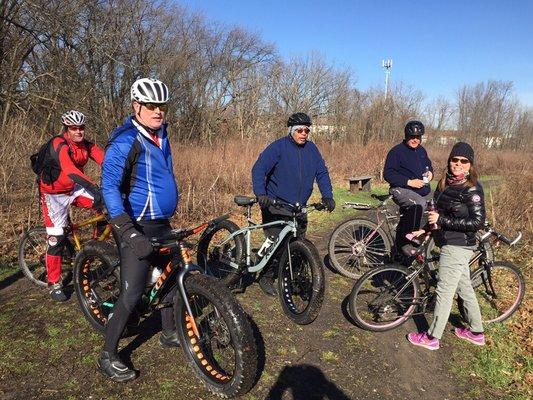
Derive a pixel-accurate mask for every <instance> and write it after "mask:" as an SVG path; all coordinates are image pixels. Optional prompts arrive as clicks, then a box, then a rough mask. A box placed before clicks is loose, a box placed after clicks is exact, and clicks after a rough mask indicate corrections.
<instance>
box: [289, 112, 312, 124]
mask: <svg viewBox="0 0 533 400" xmlns="http://www.w3.org/2000/svg"><path fill="white" fill-rule="evenodd" d="M294 125H307V126H311V125H312V123H311V118H310V117H309V115H307V114H305V113H301V112H299V113H296V114H292V115H291V116H290V117H289V120H288V121H287V126H294Z"/></svg>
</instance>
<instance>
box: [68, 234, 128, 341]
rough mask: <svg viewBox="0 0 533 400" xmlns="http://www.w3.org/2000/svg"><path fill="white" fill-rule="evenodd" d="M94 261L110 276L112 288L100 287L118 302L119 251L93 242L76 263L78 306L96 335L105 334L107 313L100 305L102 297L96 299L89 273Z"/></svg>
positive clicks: (111, 246) (101, 243) (107, 245)
mask: <svg viewBox="0 0 533 400" xmlns="http://www.w3.org/2000/svg"><path fill="white" fill-rule="evenodd" d="M95 260H96V261H97V262H98V263H100V264H101V268H100V270H101V271H108V273H107V276H106V278H107V277H109V286H108V287H107V288H103V287H101V286H99V288H100V289H103V292H102V293H103V294H104V295H106V296H107V295H109V297H110V298H111V299H116V297H118V293H120V267H119V265H120V264H119V256H118V252H117V248H116V247H115V246H113V245H112V244H110V243H107V242H98V241H91V242H88V243H87V244H86V245H85V246H84V247H83V249H82V250H81V251H80V252H79V253H78V255H77V256H76V259H75V260H74V290H75V291H76V295H77V298H78V304H79V306H80V308H81V311H82V312H83V316H84V317H85V319H86V320H87V321H88V322H89V323H90V324H91V326H92V327H93V328H94V329H95V330H96V331H97V332H100V333H102V334H103V333H104V332H105V326H106V323H107V310H105V309H103V307H102V306H101V305H100V304H98V303H99V300H100V299H99V298H98V299H94V298H93V297H94V292H92V290H93V288H92V287H91V283H92V281H91V279H90V278H91V275H90V274H89V272H90V271H89V270H88V268H89V265H88V263H93V262H95ZM86 264H87V265H86ZM111 275H112V276H111ZM99 297H100V296H99ZM96 300H98V301H96Z"/></svg>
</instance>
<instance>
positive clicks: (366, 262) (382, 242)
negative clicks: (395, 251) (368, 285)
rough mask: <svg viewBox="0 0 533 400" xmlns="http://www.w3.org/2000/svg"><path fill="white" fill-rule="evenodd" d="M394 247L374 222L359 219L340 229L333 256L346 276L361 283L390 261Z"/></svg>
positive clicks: (331, 247)
mask: <svg viewBox="0 0 533 400" xmlns="http://www.w3.org/2000/svg"><path fill="white" fill-rule="evenodd" d="M390 252H391V243H390V240H389V239H388V237H387V236H386V234H385V232H384V231H383V230H382V229H381V228H378V227H377V225H376V224H375V223H374V222H372V221H367V220H363V219H356V220H352V221H348V222H345V223H344V224H342V225H340V226H339V227H338V228H337V229H336V230H335V231H334V232H333V234H332V236H331V239H330V245H329V254H330V258H331V261H332V264H333V266H334V267H335V269H336V270H337V271H339V272H340V273H341V274H342V275H344V276H346V277H349V278H353V279H357V278H359V277H360V276H361V275H363V274H364V273H365V272H366V271H368V270H369V269H371V268H375V267H378V266H381V265H383V264H384V263H385V261H386V260H387V259H388V258H389V256H390Z"/></svg>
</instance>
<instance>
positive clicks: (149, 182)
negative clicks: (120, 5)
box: [97, 78, 179, 382]
mask: <svg viewBox="0 0 533 400" xmlns="http://www.w3.org/2000/svg"><path fill="white" fill-rule="evenodd" d="M131 101H132V108H133V115H131V116H130V117H128V118H127V119H126V121H125V122H124V124H123V125H122V126H120V127H118V128H117V129H115V131H113V133H112V134H111V136H110V138H109V142H108V144H107V149H106V153H105V157H104V162H103V165H102V195H103V198H104V201H105V204H106V207H107V210H108V211H109V216H110V222H111V224H112V226H113V229H114V230H115V233H116V234H117V235H118V238H119V244H120V263H121V269H120V279H121V292H120V296H119V298H118V300H117V303H116V304H115V306H114V308H113V313H112V314H110V315H109V317H108V322H107V326H106V333H105V345H104V350H103V352H102V353H101V355H100V357H99V358H98V360H97V365H98V368H99V369H100V371H101V372H102V373H103V374H104V375H106V376H107V377H109V378H110V379H112V380H114V381H118V382H125V381H128V380H131V379H134V378H135V377H136V373H135V371H134V370H132V369H130V368H129V367H128V366H126V365H125V364H124V363H123V362H122V360H121V359H120V358H119V356H118V341H119V339H120V336H121V335H122V331H123V330H124V327H125V326H126V323H127V321H128V318H129V316H130V315H131V313H132V312H133V311H134V309H135V305H136V304H137V302H138V301H139V299H140V298H141V295H142V294H143V292H144V290H145V288H146V281H147V278H148V273H149V271H150V266H151V265H156V266H157V265H160V264H162V263H164V262H165V260H163V259H161V258H160V257H159V258H156V255H154V254H152V252H153V249H152V245H151V243H150V240H149V238H150V237H153V236H162V235H164V234H166V233H168V232H170V230H171V227H170V222H169V220H170V218H171V217H172V215H173V214H174V211H175V210H176V207H177V205H178V187H177V185H176V181H175V179H174V172H173V167H172V153H171V151H170V145H169V142H168V137H167V125H166V123H164V120H165V114H166V111H167V103H168V101H169V91H168V87H167V86H166V85H165V84H164V83H163V82H161V81H158V80H156V79H148V78H142V79H138V80H137V81H135V83H134V84H133V86H132V87H131ZM173 294H174V292H173V291H171V292H170V293H169V294H167V295H166V297H165V298H164V299H163V303H164V302H165V301H166V300H165V299H167V300H168V299H172V297H173ZM170 303H172V302H170ZM161 325H162V328H163V331H162V333H161V335H160V337H159V342H160V343H161V345H163V346H167V347H176V346H179V340H178V336H177V332H176V331H175V323H174V317H173V311H172V307H167V308H163V309H161Z"/></svg>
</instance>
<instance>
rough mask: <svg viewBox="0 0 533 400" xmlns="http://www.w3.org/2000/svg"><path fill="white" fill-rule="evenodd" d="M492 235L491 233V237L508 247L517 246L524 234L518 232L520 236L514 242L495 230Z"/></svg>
mask: <svg viewBox="0 0 533 400" xmlns="http://www.w3.org/2000/svg"><path fill="white" fill-rule="evenodd" d="M490 233H491V235H493V236H495V237H496V239H498V240H499V241H501V242H503V243H505V244H506V245H508V246H514V245H515V244H517V243H518V242H519V241H520V239H522V232H518V236H517V237H516V238H515V239H514V240H511V239H509V238H508V237H507V236H505V235H503V234H501V233H499V232H496V231H495V230H493V229H491V231H490Z"/></svg>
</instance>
